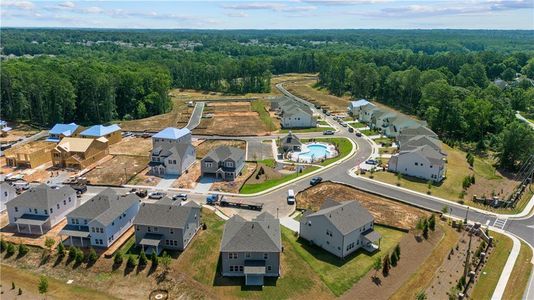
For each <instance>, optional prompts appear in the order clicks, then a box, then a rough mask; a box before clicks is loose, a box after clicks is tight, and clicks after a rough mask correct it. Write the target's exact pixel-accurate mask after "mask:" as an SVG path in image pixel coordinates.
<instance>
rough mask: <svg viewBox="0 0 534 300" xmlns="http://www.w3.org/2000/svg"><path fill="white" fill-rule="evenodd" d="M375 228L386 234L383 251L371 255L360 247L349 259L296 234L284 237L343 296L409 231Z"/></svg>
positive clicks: (331, 288)
mask: <svg viewBox="0 0 534 300" xmlns="http://www.w3.org/2000/svg"><path fill="white" fill-rule="evenodd" d="M375 230H376V231H377V232H378V233H380V235H381V236H382V240H381V243H380V248H381V249H380V251H377V252H375V253H374V254H372V255H370V254H367V253H366V252H365V251H363V250H361V251H360V250H358V251H356V252H355V253H353V254H352V255H351V256H350V257H348V258H346V259H345V260H340V259H339V258H337V257H336V256H334V255H332V254H330V253H328V252H326V251H325V250H323V249H321V248H319V247H317V246H312V245H310V244H309V243H308V242H306V241H303V240H301V239H299V240H297V238H296V237H295V236H294V235H293V234H290V233H289V234H288V233H287V232H284V236H285V237H286V239H287V240H289V242H290V243H291V245H292V246H293V247H294V248H295V249H296V251H297V253H298V254H299V255H300V257H301V259H302V260H304V261H305V262H307V263H308V265H310V267H311V268H312V269H313V270H314V271H315V272H316V273H317V274H319V276H320V277H321V280H322V281H323V282H324V283H325V284H326V286H327V287H328V288H329V289H330V290H331V291H332V292H333V293H334V294H335V295H336V296H340V295H342V294H343V293H344V292H345V291H347V290H348V289H350V288H351V287H352V286H353V285H354V284H355V283H356V282H358V280H359V279H360V278H362V277H363V276H364V275H365V274H367V272H369V271H370V270H371V268H372V265H373V262H374V260H375V259H376V257H382V256H384V255H385V254H386V253H389V252H390V251H391V249H393V247H395V245H397V243H399V241H400V239H401V238H402V237H403V236H404V234H405V233H404V232H402V231H398V230H394V229H389V228H385V227H381V226H375Z"/></svg>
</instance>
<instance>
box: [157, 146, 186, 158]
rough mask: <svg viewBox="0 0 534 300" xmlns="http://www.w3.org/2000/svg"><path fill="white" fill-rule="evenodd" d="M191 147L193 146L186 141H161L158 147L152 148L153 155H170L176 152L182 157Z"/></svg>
mask: <svg viewBox="0 0 534 300" xmlns="http://www.w3.org/2000/svg"><path fill="white" fill-rule="evenodd" d="M189 147H193V146H192V145H190V144H186V143H160V144H159V145H158V147H156V148H154V149H152V155H156V156H161V157H169V156H171V154H173V153H176V154H178V156H179V157H180V158H182V157H184V156H185V154H186V153H187V149H189Z"/></svg>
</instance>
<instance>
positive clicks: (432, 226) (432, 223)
mask: <svg viewBox="0 0 534 300" xmlns="http://www.w3.org/2000/svg"><path fill="white" fill-rule="evenodd" d="M428 228H430V230H432V231H434V230H436V217H435V216H434V214H432V215H431V216H430V218H428Z"/></svg>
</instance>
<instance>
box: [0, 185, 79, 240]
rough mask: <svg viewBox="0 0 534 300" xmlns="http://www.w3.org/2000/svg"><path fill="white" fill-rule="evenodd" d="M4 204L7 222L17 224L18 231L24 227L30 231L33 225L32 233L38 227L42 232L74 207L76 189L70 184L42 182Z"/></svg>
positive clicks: (59, 220)
mask: <svg viewBox="0 0 534 300" xmlns="http://www.w3.org/2000/svg"><path fill="white" fill-rule="evenodd" d="M6 206H7V214H8V216H9V224H10V225H13V226H17V231H18V232H21V231H24V230H25V229H26V230H27V231H28V233H32V226H33V227H34V231H33V232H34V233H35V227H38V228H39V232H40V234H43V232H44V231H47V230H50V229H51V228H52V227H54V226H55V225H56V224H57V223H59V222H61V220H63V219H64V218H65V216H66V215H67V214H68V213H69V212H71V211H72V210H73V209H74V208H76V191H75V190H73V189H72V188H71V187H70V186H62V187H50V186H48V185H46V184H44V183H43V184H40V185H38V186H35V187H32V188H30V189H29V190H28V191H26V192H24V193H22V194H20V195H19V196H17V197H15V198H13V199H12V200H11V201H9V202H7V203H6Z"/></svg>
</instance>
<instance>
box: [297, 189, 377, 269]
mask: <svg viewBox="0 0 534 300" xmlns="http://www.w3.org/2000/svg"><path fill="white" fill-rule="evenodd" d="M300 237H301V238H303V239H305V240H307V241H309V242H311V243H313V244H314V245H316V246H319V247H321V248H323V249H324V250H326V251H328V252H330V253H332V254H333V255H335V256H337V257H339V258H341V259H344V258H345V257H347V256H348V255H350V254H351V253H353V252H354V251H356V250H358V249H359V248H363V249H364V250H366V251H370V252H373V251H375V250H376V249H378V246H376V244H375V243H376V242H377V241H379V239H380V235H379V234H378V233H377V232H376V231H374V218H373V216H372V215H371V214H370V213H369V212H368V211H367V209H365V208H364V207H362V206H361V205H360V203H358V202H357V201H343V202H336V201H334V200H328V199H327V200H326V201H325V202H324V203H323V205H322V206H321V208H320V209H319V210H318V211H317V212H311V211H306V212H305V213H304V215H303V217H302V219H301V220H300Z"/></svg>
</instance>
